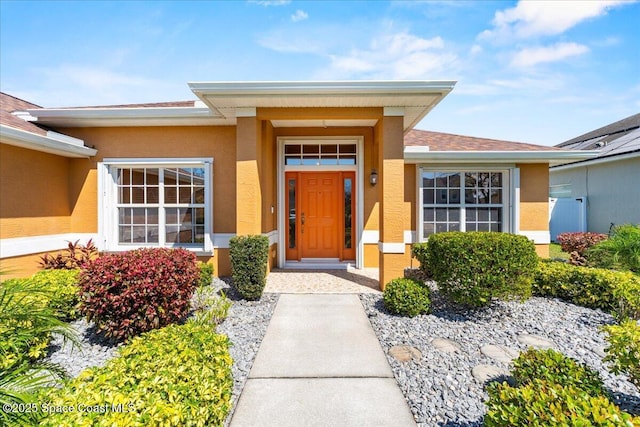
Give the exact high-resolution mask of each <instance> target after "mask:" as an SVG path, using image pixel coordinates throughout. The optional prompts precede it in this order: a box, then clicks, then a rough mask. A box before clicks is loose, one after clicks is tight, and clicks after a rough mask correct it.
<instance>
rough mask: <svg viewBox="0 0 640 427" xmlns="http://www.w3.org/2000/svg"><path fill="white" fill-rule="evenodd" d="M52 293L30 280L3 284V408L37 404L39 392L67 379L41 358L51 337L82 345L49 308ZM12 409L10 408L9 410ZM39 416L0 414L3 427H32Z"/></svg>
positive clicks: (0, 379) (0, 332)
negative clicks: (60, 337) (14, 426)
mask: <svg viewBox="0 0 640 427" xmlns="http://www.w3.org/2000/svg"><path fill="white" fill-rule="evenodd" d="M49 298H50V293H49V292H47V291H46V290H43V289H42V288H41V286H40V285H38V284H36V283H33V282H31V281H29V280H28V279H27V280H7V281H5V282H2V283H0V404H2V405H5V404H7V405H12V404H29V403H36V402H35V399H36V394H37V391H38V390H40V389H41V388H42V387H45V386H50V385H54V384H55V383H56V382H57V381H59V380H60V379H62V378H63V377H64V372H63V371H62V369H61V368H60V367H58V366H56V365H54V364H51V363H46V362H43V361H41V360H39V358H41V357H42V356H44V354H45V351H46V346H47V345H48V342H49V339H50V337H51V334H60V335H62V337H63V338H64V340H65V342H68V341H69V342H71V343H72V344H73V345H75V346H77V345H79V342H78V338H77V336H76V334H75V331H74V330H73V328H71V326H70V325H68V324H66V323H64V322H63V321H61V320H60V319H58V318H57V317H56V314H55V312H54V311H52V310H51V309H50V308H49V307H48V306H47V301H48V299H49ZM9 407H11V406H9ZM38 415H39V414H38V412H24V411H4V410H3V411H0V424H4V425H33V424H34V422H35V421H36V420H37V418H38Z"/></svg>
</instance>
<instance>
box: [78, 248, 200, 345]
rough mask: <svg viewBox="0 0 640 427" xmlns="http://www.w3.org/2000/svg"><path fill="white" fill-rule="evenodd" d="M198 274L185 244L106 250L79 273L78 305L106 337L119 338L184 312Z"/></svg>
mask: <svg viewBox="0 0 640 427" xmlns="http://www.w3.org/2000/svg"><path fill="white" fill-rule="evenodd" d="M199 279H200V270H199V269H198V267H197V265H196V256H195V255H194V254H193V253H192V252H190V251H188V250H186V249H166V248H152V249H138V250H134V251H128V252H122V253H114V254H108V255H104V256H102V257H100V258H97V259H96V260H94V261H92V262H90V263H89V264H87V266H86V267H85V269H84V270H83V271H82V273H81V274H80V283H79V285H80V288H81V296H80V298H81V310H82V313H83V314H84V315H86V316H87V319H88V320H90V321H93V322H94V323H95V324H96V326H97V328H98V330H99V331H101V332H103V333H104V334H105V335H106V336H107V337H111V338H114V339H116V340H123V339H126V338H129V337H132V336H134V335H138V334H140V333H142V332H146V331H149V330H151V329H156V328H160V327H162V326H165V325H168V324H170V323H175V322H178V321H179V320H181V319H183V318H184V317H186V315H187V314H188V312H189V307H190V305H189V303H190V298H191V295H192V294H193V291H194V290H195V288H196V286H197V284H198V281H199Z"/></svg>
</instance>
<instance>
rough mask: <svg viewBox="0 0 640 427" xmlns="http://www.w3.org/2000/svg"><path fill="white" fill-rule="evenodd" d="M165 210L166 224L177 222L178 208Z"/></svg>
mask: <svg viewBox="0 0 640 427" xmlns="http://www.w3.org/2000/svg"><path fill="white" fill-rule="evenodd" d="M165 212H166V214H165V215H166V219H165V221H166V222H167V224H179V219H178V218H179V217H180V209H176V208H167V209H166V210H165Z"/></svg>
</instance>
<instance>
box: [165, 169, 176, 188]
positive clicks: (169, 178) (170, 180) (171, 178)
mask: <svg viewBox="0 0 640 427" xmlns="http://www.w3.org/2000/svg"><path fill="white" fill-rule="evenodd" d="M177 183H178V177H177V171H176V169H165V170H164V185H165V186H166V185H176V184H177Z"/></svg>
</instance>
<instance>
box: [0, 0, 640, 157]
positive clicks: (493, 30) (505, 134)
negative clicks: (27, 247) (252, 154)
mask: <svg viewBox="0 0 640 427" xmlns="http://www.w3.org/2000/svg"><path fill="white" fill-rule="evenodd" d="M639 26H640V3H638V2H633V1H606V2H604V1H603V2H600V1H594V0H590V1H584V2H582V1H555V2H551V1H519V2H517V1H499V2H492V1H473V2H465V1H412V2H402V1H390V2H389V1H367V2H365V1H359V2H351V1H339V2H338V1H336V2H333V1H319V2H312V1H214V2H212V1H195V2H188V1H181V2H172V1H159V2H136V1H115V2H98V1H84V2H65V1H33V2H32V1H11V0H0V88H1V90H2V91H3V92H7V93H10V94H12V95H14V96H18V97H20V98H23V99H26V100H28V101H31V102H34V103H37V104H39V105H42V106H45V107H61V106H76V105H105V104H122V103H140V102H158V101H174V100H188V99H195V96H194V95H193V94H192V93H191V92H190V90H189V88H188V86H187V82H190V81H225V80H231V81H238V80H365V79H367V80H372V79H373V80H457V81H458V84H457V85H456V87H455V89H454V90H453V91H452V92H451V93H450V94H449V95H448V96H447V98H445V99H444V100H443V101H442V102H441V103H440V105H438V106H437V107H436V108H435V109H434V110H433V111H432V112H431V113H430V114H429V115H428V116H427V117H426V118H425V119H424V120H423V121H422V122H421V123H420V124H419V125H418V126H417V127H418V128H420V129H428V130H434V131H440V132H450V133H457V134H463V135H472V136H478V137H487V138H497V139H505V140H511V141H522V142H530V143H537V144H541V145H554V144H557V143H559V142H562V141H564V140H567V139H569V138H572V137H575V136H578V135H579V134H582V133H584V132H587V131H590V130H592V129H595V128H597V127H600V126H603V125H606V124H608V123H610V122H613V121H616V120H619V119H622V118H624V117H627V116H629V115H631V114H635V113H638V112H639V111H640V30H639V29H638V27H639Z"/></svg>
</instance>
